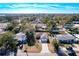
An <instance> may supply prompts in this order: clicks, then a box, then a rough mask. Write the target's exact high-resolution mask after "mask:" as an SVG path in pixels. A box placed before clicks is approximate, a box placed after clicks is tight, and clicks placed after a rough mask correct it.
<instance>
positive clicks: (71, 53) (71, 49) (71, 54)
mask: <svg viewBox="0 0 79 59" xmlns="http://www.w3.org/2000/svg"><path fill="white" fill-rule="evenodd" d="M66 49H67V51H68V55H69V56H76V52H75V51H74V50H73V48H72V47H71V46H68V47H67V48H66Z"/></svg>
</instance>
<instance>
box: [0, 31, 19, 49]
mask: <svg viewBox="0 0 79 59" xmlns="http://www.w3.org/2000/svg"><path fill="white" fill-rule="evenodd" d="M14 37H15V35H14V34H13V33H12V32H5V33H3V34H1V35H0V47H1V46H3V47H5V49H14V48H17V44H18V42H17V40H16V39H14Z"/></svg>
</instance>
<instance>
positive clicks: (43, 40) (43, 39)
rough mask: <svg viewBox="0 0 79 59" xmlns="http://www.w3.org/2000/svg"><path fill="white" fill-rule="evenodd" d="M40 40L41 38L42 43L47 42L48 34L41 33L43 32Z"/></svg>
mask: <svg viewBox="0 0 79 59" xmlns="http://www.w3.org/2000/svg"><path fill="white" fill-rule="evenodd" d="M40 40H41V42H42V43H48V36H47V35H46V34H44V33H43V34H42V35H41V36H40Z"/></svg>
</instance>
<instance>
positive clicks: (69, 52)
mask: <svg viewBox="0 0 79 59" xmlns="http://www.w3.org/2000/svg"><path fill="white" fill-rule="evenodd" d="M0 56H79V14H19V15H18V14H5V15H4V16H1V15H0Z"/></svg>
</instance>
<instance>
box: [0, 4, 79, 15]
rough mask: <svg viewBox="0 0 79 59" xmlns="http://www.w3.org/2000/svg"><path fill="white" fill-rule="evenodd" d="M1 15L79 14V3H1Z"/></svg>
mask: <svg viewBox="0 0 79 59" xmlns="http://www.w3.org/2000/svg"><path fill="white" fill-rule="evenodd" d="M0 13H49V14H52V13H68V14H70V13H71V14H72V13H79V3H0Z"/></svg>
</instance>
